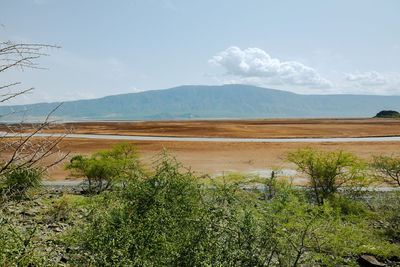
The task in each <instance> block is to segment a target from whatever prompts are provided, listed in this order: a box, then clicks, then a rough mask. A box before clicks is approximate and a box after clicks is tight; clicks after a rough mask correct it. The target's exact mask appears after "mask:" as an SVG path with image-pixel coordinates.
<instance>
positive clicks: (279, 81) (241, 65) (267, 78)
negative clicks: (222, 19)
mask: <svg viewBox="0 0 400 267" xmlns="http://www.w3.org/2000/svg"><path fill="white" fill-rule="evenodd" d="M209 62H210V63H212V64H215V65H217V66H221V67H223V68H225V70H226V71H227V74H230V75H234V76H237V77H240V78H242V79H244V80H248V79H249V78H251V79H256V80H260V79H262V82H263V83H264V84H272V85H291V86H301V87H312V88H329V87H332V82H331V81H329V80H327V79H325V78H323V77H322V76H321V75H320V74H319V73H318V72H317V71H316V70H315V69H313V68H311V67H308V66H305V65H304V64H302V63H300V62H296V61H280V60H279V59H277V58H272V57H271V56H270V55H269V54H267V53H266V52H265V51H264V50H262V49H259V48H247V49H244V50H241V49H240V48H239V47H236V46H232V47H229V48H227V49H226V50H224V51H222V52H220V53H219V54H217V55H216V56H214V57H213V58H211V59H210V61H209Z"/></svg>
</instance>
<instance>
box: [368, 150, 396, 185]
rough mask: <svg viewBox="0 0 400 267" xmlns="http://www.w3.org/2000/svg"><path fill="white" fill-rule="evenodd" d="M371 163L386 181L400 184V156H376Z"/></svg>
mask: <svg viewBox="0 0 400 267" xmlns="http://www.w3.org/2000/svg"><path fill="white" fill-rule="evenodd" d="M371 165H372V167H373V168H375V170H376V171H377V172H378V176H379V177H380V178H381V179H382V180H383V181H384V182H386V183H388V184H392V185H396V186H400V158H395V157H388V156H374V159H373V163H372V164H371Z"/></svg>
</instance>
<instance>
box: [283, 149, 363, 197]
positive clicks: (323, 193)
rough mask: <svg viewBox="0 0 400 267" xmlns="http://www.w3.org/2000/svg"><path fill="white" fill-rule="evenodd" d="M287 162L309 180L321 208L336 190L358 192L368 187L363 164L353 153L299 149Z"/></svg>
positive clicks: (290, 154) (290, 155) (289, 155)
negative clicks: (357, 190)
mask: <svg viewBox="0 0 400 267" xmlns="http://www.w3.org/2000/svg"><path fill="white" fill-rule="evenodd" d="M288 160H289V161H290V162H292V163H295V164H296V165H297V168H298V169H299V170H300V171H301V172H302V173H304V174H306V175H307V176H308V177H309V178H310V182H311V187H312V191H313V194H314V197H315V200H316V202H317V203H318V204H319V205H321V204H322V203H323V202H324V201H325V200H326V199H328V198H330V197H333V196H334V194H335V193H336V192H337V191H338V188H339V187H348V188H350V189H357V188H360V187H363V186H367V185H369V184H370V180H369V179H368V172H367V169H366V164H365V163H363V162H362V161H361V160H360V159H358V158H357V157H356V156H355V155H354V154H352V153H345V152H343V151H339V152H328V151H322V150H316V149H311V148H307V149H299V150H297V151H295V152H290V153H289V154H288Z"/></svg>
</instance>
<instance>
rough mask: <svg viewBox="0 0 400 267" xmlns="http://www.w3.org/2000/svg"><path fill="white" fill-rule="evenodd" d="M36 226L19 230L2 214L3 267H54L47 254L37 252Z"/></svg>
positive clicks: (0, 256)
mask: <svg viewBox="0 0 400 267" xmlns="http://www.w3.org/2000/svg"><path fill="white" fill-rule="evenodd" d="M36 231H37V228H36V226H31V227H28V228H27V229H18V228H17V227H16V226H15V225H13V223H12V222H11V221H9V220H6V219H5V218H4V217H3V216H2V214H1V212H0V265H1V266H54V263H52V262H51V260H50V259H48V258H47V257H46V255H45V254H43V253H41V252H39V251H37V243H35V242H34V239H35V237H36Z"/></svg>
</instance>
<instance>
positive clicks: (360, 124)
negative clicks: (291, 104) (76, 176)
mask: <svg viewBox="0 0 400 267" xmlns="http://www.w3.org/2000/svg"><path fill="white" fill-rule="evenodd" d="M66 129H69V131H70V132H73V133H91V134H120V135H148V136H182V137H183V136H190V137H241V138H246V137H247V138H296V137H299V138H300V137H303V138H304V137H367V136H399V135H400V120H396V119H301V120H294V119H287V120H281V119H280V120H275V119H274V120H245V121H233V120H232V121H231V120H221V121H171V122H137V123H134V122H93V123H89V122H85V123H68V124H62V125H61V124H60V125H57V128H56V129H54V130H52V131H53V132H63V131H64V132H65V131H66ZM118 142H126V141H116V140H107V139H99V140H97V139H96V140H95V139H83V138H79V139H77V138H66V139H64V141H63V145H64V148H63V149H64V150H65V151H70V152H71V155H74V154H79V153H84V154H90V153H93V152H96V151H97V150H99V149H110V148H111V145H112V144H115V143H118ZM131 142H132V143H134V144H135V145H137V146H138V152H139V153H140V154H141V155H142V159H143V160H144V162H145V163H146V164H150V163H151V161H152V160H153V159H154V156H155V155H156V154H157V153H159V152H160V151H161V150H162V148H163V147H165V148H166V149H167V150H168V151H169V152H170V153H172V154H173V155H175V156H176V158H177V159H178V160H179V161H181V162H182V163H183V164H184V165H185V166H188V167H189V166H190V167H191V168H192V170H194V171H196V172H198V173H200V174H205V173H207V174H210V175H215V174H221V173H224V172H225V173H226V172H229V171H232V172H254V171H255V172H257V171H263V170H268V169H274V168H281V169H295V166H294V165H292V164H290V163H288V162H286V161H285V159H286V155H287V153H288V152H290V151H294V150H296V149H300V148H306V147H307V146H310V147H313V148H318V149H323V150H330V151H337V150H340V149H343V150H346V151H351V152H354V153H356V154H357V155H358V156H359V157H361V158H363V159H365V160H370V159H371V157H372V155H380V154H385V155H392V154H397V155H400V142H395V141H391V142H322V143H311V142H310V143H290V142H289V143H281V142H276V143H261V142H260V143H235V142H232V143H223V142H175V141H131ZM50 175H51V178H52V179H55V180H64V179H65V178H66V176H67V175H68V173H67V172H65V171H64V170H63V169H62V167H60V166H59V167H54V168H53V169H52V170H51V171H50Z"/></svg>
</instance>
